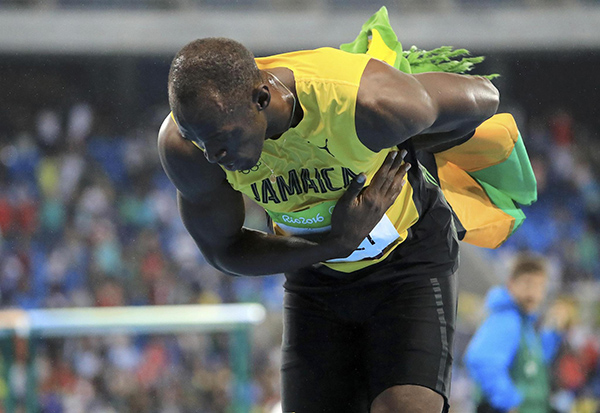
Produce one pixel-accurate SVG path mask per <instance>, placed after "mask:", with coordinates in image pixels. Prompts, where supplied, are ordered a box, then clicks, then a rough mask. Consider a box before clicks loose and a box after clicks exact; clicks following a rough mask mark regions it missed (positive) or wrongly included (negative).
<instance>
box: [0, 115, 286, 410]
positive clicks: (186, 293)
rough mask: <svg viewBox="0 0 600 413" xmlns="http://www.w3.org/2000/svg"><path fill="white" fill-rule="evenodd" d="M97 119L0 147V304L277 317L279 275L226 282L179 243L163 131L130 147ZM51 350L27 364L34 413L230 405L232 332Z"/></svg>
mask: <svg viewBox="0 0 600 413" xmlns="http://www.w3.org/2000/svg"><path fill="white" fill-rule="evenodd" d="M166 113H168V111H164V112H161V114H166ZM99 122H101V120H98V119H96V118H95V113H94V110H93V108H92V107H91V106H90V105H88V104H86V103H79V104H76V105H74V106H72V107H71V108H70V109H69V110H68V111H66V112H65V113H61V112H60V111H58V110H42V111H40V112H39V113H35V114H33V115H32V116H31V122H30V124H31V125H32V127H31V130H23V131H21V132H19V133H16V134H14V135H13V136H8V137H7V139H2V144H1V146H0V161H1V162H0V233H1V236H0V306H1V307H3V308H7V307H18V308H24V309H28V308H52V307H82V306H100V307H102V306H123V305H162V304H202V303H210V304H215V303H227V302H248V301H253V302H261V303H263V304H264V305H265V306H267V308H269V309H271V310H274V311H275V312H277V311H278V310H279V309H280V308H281V301H282V288H281V282H282V280H281V277H258V278H255V279H251V280H250V279H245V278H234V277H227V276H224V275H223V274H221V273H219V272H218V271H216V270H214V269H213V268H212V267H211V266H209V265H208V264H207V263H206V262H205V261H204V259H203V258H202V255H201V254H200V253H199V251H198V249H197V247H196V245H195V244H194V242H193V241H192V240H191V238H190V237H189V236H188V234H187V231H186V230H185V228H184V227H183V224H182V223H181V220H180V218H179V214H178V210H177V205H176V198H175V190H174V187H173V186H172V185H171V184H170V182H169V181H168V179H167V178H166V176H165V175H164V173H163V172H162V169H161V167H160V165H159V162H158V154H157V152H156V134H157V127H158V125H159V124H160V123H159V121H157V122H148V123H147V124H148V125H150V126H141V127H140V128H136V129H135V130H133V131H131V133H130V134H128V135H126V136H117V135H111V134H103V133H98V132H97V131H100V130H102V131H105V130H109V129H110V128H109V127H107V126H106V125H100V124H99ZM249 212H250V213H249V214H248V219H247V223H248V225H250V226H255V227H257V226H258V227H259V226H260V225H261V224H262V221H263V216H262V215H261V214H260V213H258V212H257V213H252V212H253V211H252V210H250V211H249ZM253 221H254V222H253ZM58 341H59V342H60V343H58V344H57V342H53V343H54V345H52V343H43V344H42V346H41V348H40V351H39V352H38V354H37V355H36V357H37V365H38V370H39V378H40V382H39V385H40V391H41V397H40V402H41V405H42V407H43V409H42V411H48V412H62V411H65V412H67V411H68V412H79V411H81V412H84V411H85V412H94V411H117V412H126V411H131V412H151V411H161V412H163V411H164V412H187V411H189V412H198V411H203V412H221V411H225V410H226V408H225V407H226V406H227V405H228V403H229V401H230V391H231V389H230V388H229V387H228V386H229V383H230V380H229V376H230V375H231V372H230V370H229V362H228V356H229V354H228V351H227V349H228V347H227V335H222V336H220V335H208V336H199V335H196V336H167V337H164V338H160V337H153V338H148V337H128V336H122V337H121V336H119V337H104V338H84V339H80V340H76V339H73V340H71V339H70V340H58ZM275 341H276V342H277V341H278V338H276V339H275ZM59 344H63V345H59ZM272 346H273V345H272V344H271V343H268V344H267V345H265V346H264V348H255V349H254V350H255V351H254V356H255V359H254V360H253V363H252V364H253V366H254V368H255V370H254V371H253V377H254V378H255V381H260V380H262V381H264V382H265V383H263V385H259V384H258V383H257V382H255V383H252V386H254V390H253V391H252V395H253V396H252V399H253V402H254V403H255V404H256V405H257V406H258V405H261V404H266V405H268V404H270V403H271V400H270V399H271V398H272V397H273V394H276V389H275V388H272V387H273V385H272V384H271V383H270V380H269V378H268V375H269V372H270V371H272V370H274V371H276V366H275V364H276V360H275V361H270V360H271V359H272V355H271V352H272ZM21 347H23V345H21ZM25 348H26V346H25ZM17 359H18V361H19V363H17V365H15V366H13V369H12V371H11V375H10V377H11V381H12V383H11V386H13V388H15V390H16V394H17V395H18V397H20V398H24V397H25V387H26V386H25V382H24V381H25V379H24V377H25V376H24V374H25V373H24V372H25V367H24V362H25V360H26V351H21V352H17ZM261 360H262V361H261ZM274 363H275V364H274ZM263 375H264V376H265V377H264V378H262V376H263ZM275 381H276V379H275ZM182 383H191V386H183V385H182ZM186 392H188V393H189V394H187V393H186ZM272 393H273V394H272ZM175 400H177V402H175ZM159 401H160V402H159ZM174 405H176V406H178V407H177V408H175V407H173V406H174ZM58 406H62V407H60V408H59V407H58ZM107 406H112V410H111V409H108V408H107Z"/></svg>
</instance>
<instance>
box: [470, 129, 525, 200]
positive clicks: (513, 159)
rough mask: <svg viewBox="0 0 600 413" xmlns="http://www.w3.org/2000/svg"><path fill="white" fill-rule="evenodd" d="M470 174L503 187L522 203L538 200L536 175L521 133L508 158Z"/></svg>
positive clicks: (480, 180) (507, 193) (477, 178)
mask: <svg viewBox="0 0 600 413" xmlns="http://www.w3.org/2000/svg"><path fill="white" fill-rule="evenodd" d="M469 175H471V176H472V177H473V178H475V179H476V180H477V181H479V182H486V183H488V184H490V185H492V186H493V187H495V188H501V189H502V192H503V193H504V194H505V195H506V196H507V197H508V198H509V199H512V200H514V201H515V202H518V203H519V204H521V205H531V204H532V203H534V202H535V201H536V200H537V184H536V181H535V175H534V174H533V168H532V167H531V163H530V162H529V156H528V155H527V150H526V149H525V145H524V144H523V139H522V138H521V134H519V138H518V140H517V142H516V143H515V147H514V149H513V151H512V152H511V154H510V156H509V157H508V159H506V160H505V161H504V162H502V163H499V164H498V165H494V166H490V167H488V168H485V169H481V170H479V171H475V172H469ZM488 195H489V193H488ZM490 198H491V196H490Z"/></svg>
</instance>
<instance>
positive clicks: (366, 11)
mask: <svg viewBox="0 0 600 413" xmlns="http://www.w3.org/2000/svg"><path fill="white" fill-rule="evenodd" d="M381 5H386V6H387V7H388V9H389V11H390V18H391V22H392V26H393V27H394V28H395V30H396V33H397V34H398V36H399V39H400V40H401V41H402V43H403V45H404V46H405V47H410V46H411V45H413V44H415V45H417V46H419V47H421V48H425V49H427V48H432V47H436V46H440V45H452V46H455V47H465V48H467V49H469V50H471V52H473V53H474V54H483V55H486V56H487V59H486V61H485V62H484V63H483V64H481V65H480V66H479V67H478V69H477V71H478V72H480V73H500V74H501V75H502V77H500V78H499V79H496V80H495V83H496V85H497V86H498V87H499V89H500V91H501V95H502V107H501V111H509V112H511V113H513V115H514V116H515V118H516V119H517V122H518V124H519V127H520V129H521V131H522V134H523V136H524V139H525V144H526V146H527V148H528V150H529V153H530V156H531V159H532V163H533V165H534V169H535V173H536V177H537V180H538V186H539V201H538V202H537V203H536V204H534V205H533V206H532V207H528V208H526V209H525V210H526V214H527V215H528V219H527V220H526V221H525V224H524V225H523V226H522V227H521V228H520V229H519V230H518V231H517V233H516V234H515V235H514V236H513V237H512V238H511V239H510V240H509V241H508V242H507V243H506V244H505V245H504V246H502V247H501V248H500V249H498V250H495V251H489V250H482V249H478V248H474V247H469V246H468V245H463V247H464V248H463V250H462V256H461V259H462V267H461V270H460V285H461V298H460V306H459V323H458V333H457V337H456V354H455V360H456V363H455V368H454V379H453V396H452V406H453V408H452V411H453V412H459V413H469V412H471V411H472V403H471V401H470V395H471V392H472V383H471V382H470V380H469V378H468V376H467V375H466V373H465V371H464V368H463V366H462V363H461V358H462V353H463V351H464V348H465V346H466V344H467V342H468V340H469V338H470V336H471V334H472V333H473V331H474V330H475V328H476V327H477V325H478V323H479V322H480V321H481V319H482V316H483V310H482V299H483V296H484V294H485V292H486V291H487V290H488V288H489V287H490V286H491V285H494V284H497V283H499V282H502V280H503V279H504V277H505V276H506V263H507V262H510V260H511V258H512V257H514V255H515V253H516V252H517V251H519V250H531V251H535V252H539V253H541V254H544V255H545V256H547V257H548V259H549V260H550V262H551V269H552V271H551V273H552V276H551V296H552V297H553V298H555V297H559V296H560V297H565V298H567V299H569V300H571V302H572V303H573V304H574V306H575V307H576V309H577V317H576V322H575V323H574V324H573V325H572V326H571V329H570V331H569V333H568V336H567V341H566V342H565V344H564V345H563V348H562V349H561V354H560V356H559V358H558V359H557V361H556V362H555V364H554V365H553V403H554V407H555V408H556V409H557V411H559V412H586V413H587V412H590V413H591V412H596V411H598V406H599V404H598V400H600V364H599V361H600V358H599V354H600V317H599V316H600V307H599V306H598V297H599V296H600V260H599V255H600V186H599V179H600V168H599V166H600V162H598V160H599V158H600V134H599V131H600V113H599V112H598V107H599V99H600V76H598V68H599V67H600V2H598V1H597V0H525V1H519V0H396V1H383V0H380V1H376V0H237V1H233V0H0V108H1V110H0V233H1V235H0V306H1V307H2V309H8V308H21V309H38V308H58V307H83V306H85V307H110V306H123V305H132V306H139V305H166V304H215V303H244V302H258V303H262V304H263V305H264V306H265V307H266V308H267V310H268V311H267V319H266V321H265V322H264V323H263V324H261V325H260V326H259V327H257V328H256V329H255V331H254V334H253V339H252V341H251V343H252V355H251V363H250V381H249V382H248V384H247V386H246V389H245V390H244V394H245V397H246V398H247V400H248V401H249V403H250V404H251V406H252V411H253V412H269V411H271V409H272V408H273V406H274V405H276V403H277V401H278V397H279V396H278V394H279V383H278V368H279V347H278V346H279V343H280V338H281V301H282V288H281V283H282V276H273V277H257V278H231V277H227V276H225V275H223V274H221V273H219V272H218V271H216V270H214V269H212V268H211V267H210V266H208V265H207V264H206V262H205V261H204V260H203V258H202V256H201V255H200V253H199V252H198V251H197V248H196V247H195V245H194V243H193V242H192V240H191V239H190V237H189V236H188V235H187V232H186V231H185V229H184V228H183V226H182V224H181V222H180V219H179V216H178V213H177V208H176V205H175V194H174V188H173V187H172V185H170V183H169V182H168V180H167V178H166V177H165V175H164V174H163V172H162V170H161V168H160V165H159V162H158V156H157V153H156V144H155V141H156V134H157V130H158V127H159V125H160V123H161V121H162V119H163V118H164V117H165V115H166V114H167V113H168V110H169V109H168V106H167V99H166V78H167V73H168V68H169V64H170V60H171V58H172V56H173V55H174V53H175V52H176V51H177V50H178V49H179V48H180V47H181V46H183V45H184V44H185V43H187V42H188V41H190V40H193V39H194V38H198V37H206V36H226V37H231V38H234V39H236V40H239V41H241V42H242V43H244V44H245V45H246V46H248V47H249V48H250V49H251V50H252V51H253V52H254V53H255V54H256V55H266V54H272V53H277V52H284V51H289V50H294V49H299V48H314V47H319V46H336V47H337V46H338V45H339V44H340V43H344V42H349V41H351V40H352V39H354V37H355V36H356V34H357V33H358V30H359V29H360V27H361V25H362V23H363V22H364V21H365V20H366V19H367V17H368V16H370V15H371V14H372V13H373V12H375V11H376V10H377V9H378V8H379V7H380V6H381ZM247 224H248V225H250V226H253V227H259V228H260V227H261V226H262V225H264V221H263V214H262V213H261V212H260V211H259V210H257V209H256V208H253V207H252V206H251V205H249V206H248V217H247ZM228 340H229V336H228V335H227V334H226V333H214V334H207V333H202V334H200V333H188V334H181V333H177V334H166V335H165V334H159V335H156V334H155V335H147V334H137V335H127V334H125V335H106V336H89V337H83V338H52V339H45V340H43V341H42V342H41V343H39V345H38V346H37V349H36V351H35V353H34V354H31V351H30V350H31V348H30V347H28V345H27V342H26V340H24V339H22V338H16V339H15V340H14V344H16V351H15V354H14V358H13V359H12V360H7V359H3V360H2V369H3V370H2V371H4V372H5V374H4V375H3V377H2V379H0V398H1V399H2V400H3V401H4V406H6V401H7V400H9V399H7V395H8V394H9V393H10V394H12V396H13V401H14V402H15V403H16V405H17V410H16V411H25V410H24V409H25V405H26V401H27V383H26V377H27V360H34V364H33V365H34V367H35V373H36V375H37V379H38V385H37V386H38V388H37V391H36V394H37V403H38V407H35V408H33V409H34V410H30V411H41V412H65V413H66V412H107V413H108V412H157V413H158V412H160V413H175V412H180V413H184V412H207V413H217V412H236V411H242V410H240V409H239V408H236V407H232V406H233V404H232V394H233V392H234V391H233V388H232V383H233V382H234V380H233V379H232V374H233V373H232V371H231V367H230V365H231V364H230V360H229V359H230V358H231V354H230V352H229V351H228V349H229V344H228ZM243 411H245V410H243Z"/></svg>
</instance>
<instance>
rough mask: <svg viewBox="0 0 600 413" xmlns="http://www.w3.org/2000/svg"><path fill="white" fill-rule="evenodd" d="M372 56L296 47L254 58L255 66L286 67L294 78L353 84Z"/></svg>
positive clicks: (266, 68) (296, 79)
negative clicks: (281, 52)
mask: <svg viewBox="0 0 600 413" xmlns="http://www.w3.org/2000/svg"><path fill="white" fill-rule="evenodd" d="M371 59H372V58H371V57H370V56H368V55H365V54H354V53H349V52H345V51H342V50H339V49H334V48H332V47H322V48H318V49H312V50H299V51H295V52H289V53H283V54H278V55H273V56H267V57H261V58H257V59H256V64H257V66H258V68H259V69H262V70H269V69H273V68H275V67H287V68H288V69H290V70H292V71H293V72H294V79H295V81H296V82H305V81H311V82H314V81H329V82H331V81H334V82H345V83H350V84H356V85H358V83H359V82H360V78H361V76H362V73H363V71H364V69H365V67H366V65H367V63H368V61H369V60H371Z"/></svg>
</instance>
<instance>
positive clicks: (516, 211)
mask: <svg viewBox="0 0 600 413" xmlns="http://www.w3.org/2000/svg"><path fill="white" fill-rule="evenodd" d="M475 180H476V181H477V182H478V183H479V185H481V187H482V188H483V190H484V191H485V193H486V194H487V196H488V197H489V198H490V201H492V203H493V204H494V205H496V206H497V207H498V208H500V209H501V210H502V211H504V212H505V213H506V214H508V215H510V216H512V217H513V218H514V219H515V223H514V225H513V227H512V228H511V231H510V234H512V233H513V232H515V231H516V230H517V228H519V227H520V226H521V224H523V221H525V214H524V213H523V211H522V210H521V208H519V206H517V205H516V204H515V202H514V201H513V200H512V198H511V197H510V196H508V195H506V193H505V192H504V191H503V190H499V189H497V188H496V187H495V186H494V185H490V184H489V183H487V182H485V181H482V180H479V179H475Z"/></svg>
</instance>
